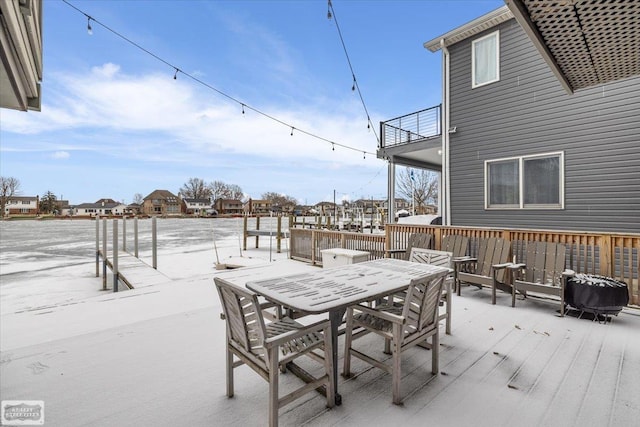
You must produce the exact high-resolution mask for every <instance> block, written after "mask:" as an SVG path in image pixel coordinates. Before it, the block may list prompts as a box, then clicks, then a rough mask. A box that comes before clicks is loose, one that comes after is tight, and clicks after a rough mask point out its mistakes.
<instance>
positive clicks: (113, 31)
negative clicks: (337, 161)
mask: <svg viewBox="0 0 640 427" xmlns="http://www.w3.org/2000/svg"><path fill="white" fill-rule="evenodd" d="M62 1H63V3H65V4H66V5H67V6H69V7H71V8H72V9H74V10H76V11H77V12H79V13H81V14H83V15H84V16H85V17H86V18H87V20H88V22H91V21H93V22H94V23H95V24H97V25H99V26H101V27H102V28H104V29H105V30H107V31H109V32H111V33H112V34H114V35H115V36H117V37H119V38H120V39H122V40H124V41H126V42H127V43H129V44H130V45H132V46H134V47H136V48H138V49H139V50H141V51H142V52H144V53H146V54H147V55H149V56H151V57H153V58H155V59H156V60H158V61H160V62H162V63H163V64H165V65H167V66H168V67H170V68H172V69H174V71H175V73H174V76H173V78H174V79H176V78H177V75H178V72H179V73H180V74H182V75H184V76H185V77H188V78H190V79H191V80H193V81H194V82H196V83H198V84H200V85H202V86H204V87H206V88H208V89H210V90H212V91H214V92H216V93H217V94H219V95H220V96H223V97H225V98H227V99H228V100H230V101H232V102H235V103H237V104H239V105H240V106H241V107H242V112H243V113H244V111H245V109H248V110H251V111H253V112H255V113H257V114H259V115H261V116H263V117H266V118H268V119H270V120H272V121H275V122H277V123H280V124H281V125H284V126H286V127H288V128H291V135H292V136H293V129H295V130H296V131H297V132H299V133H302V134H304V135H307V136H309V137H311V138H314V139H317V140H320V141H324V142H327V143H329V144H332V147H335V146H338V147H342V148H344V149H347V150H351V151H355V152H361V153H365V154H371V155H373V156H374V158H375V154H376V153H373V152H369V151H363V150H362V149H360V148H356V147H351V146H349V145H346V144H341V143H339V142H336V141H332V140H330V139H328V138H325V137H322V136H320V135H316V134H314V133H312V132H309V131H306V130H304V129H300V128H298V127H295V126H293V125H291V124H289V123H287V122H285V121H283V120H280V119H278V118H277V117H274V116H272V115H270V114H268V113H266V112H264V111H262V110H260V109H258V108H256V107H252V106H251V105H249V104H247V103H245V102H242V101H240V100H238V99H236V98H234V97H233V96H231V95H228V94H227V93H225V92H223V91H221V90H220V89H217V88H216V87H214V86H212V85H210V84H209V83H207V82H205V81H203V80H201V79H199V78H197V77H195V76H194V75H192V74H189V73H187V72H185V71H183V70H182V69H180V68H179V67H178V66H176V65H174V64H172V63H171V62H169V61H167V60H165V59H163V58H161V57H160V56H158V55H156V54H155V53H153V52H151V51H150V50H148V49H146V48H144V47H143V46H141V45H140V44H138V43H136V42H135V41H133V40H131V39H130V38H128V37H127V36H125V35H123V34H122V33H120V32H118V31H116V30H114V29H113V28H111V27H109V26H108V25H106V24H104V23H102V22H101V21H99V20H98V19H96V18H95V17H93V16H91V15H89V14H88V13H86V12H85V11H83V10H82V9H80V8H78V7H77V6H75V5H73V4H72V3H69V1H68V0H62ZM329 8H330V9H331V11H333V7H332V6H331V2H329ZM334 19H335V14H334ZM336 25H337V23H336ZM338 31H340V29H339V28H338ZM340 38H341V39H342V36H340ZM343 46H344V43H343ZM345 53H346V48H345ZM347 60H348V56H347ZM349 66H351V64H350V63H349ZM354 85H355V87H356V89H358V93H360V88H359V87H358V85H357V83H356V82H355V75H354ZM360 98H361V99H362V94H360ZM362 102H363V105H364V100H363V101H362ZM365 111H366V106H365ZM367 119H369V117H368V112H367ZM377 138H378V136H377V135H376V139H377ZM378 145H379V143H378ZM365 158H366V157H365Z"/></svg>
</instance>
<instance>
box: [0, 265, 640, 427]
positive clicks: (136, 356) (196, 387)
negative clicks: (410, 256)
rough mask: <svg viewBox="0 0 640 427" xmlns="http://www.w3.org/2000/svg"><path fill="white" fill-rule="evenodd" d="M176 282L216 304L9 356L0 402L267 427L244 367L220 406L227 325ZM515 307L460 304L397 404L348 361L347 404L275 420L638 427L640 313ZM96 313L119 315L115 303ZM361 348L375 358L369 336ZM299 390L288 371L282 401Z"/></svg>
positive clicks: (255, 379)
mask: <svg viewBox="0 0 640 427" xmlns="http://www.w3.org/2000/svg"><path fill="white" fill-rule="evenodd" d="M229 274H231V275H233V273H232V272H230V273H229ZM235 274H236V275H238V273H235ZM178 285H180V284H178ZM183 285H184V286H185V289H184V295H183V298H189V292H190V290H189V289H199V291H198V292H196V293H195V294H194V296H193V298H202V296H203V295H209V296H210V298H211V300H210V301H211V303H210V305H208V306H206V307H201V306H200V307H198V308H195V309H192V310H185V311H184V312H181V313H177V314H176V313H173V314H170V315H166V316H158V317H155V318H152V319H148V320H143V321H139V322H136V323H130V324H124V325H119V326H117V327H113V328H107V329H103V330H99V331H93V332H90V333H85V334H80V335H75V336H69V337H67V338H62V339H55V340H52V341H49V342H41V343H38V344H35V345H29V346H25V347H19V348H14V349H10V350H8V351H3V352H2V363H1V365H0V366H1V374H2V375H1V377H2V379H1V382H2V395H3V396H6V397H3V399H29V400H44V402H45V414H46V425H53V426H81V425H92V426H115V425H118V426H129V425H130V426H133V425H135V426H176V425H189V426H213V425H220V426H222V425H224V426H254V425H264V424H265V423H264V421H265V420H266V414H267V413H266V411H267V393H268V388H267V383H266V382H265V381H263V380H262V379H261V378H260V377H259V376H258V375H256V374H255V373H253V371H251V370H250V369H249V368H247V367H242V368H239V369H236V388H235V391H236V395H235V397H234V398H232V399H228V398H227V397H226V396H225V362H224V361H225V354H224V322H223V321H221V320H220V318H219V313H220V305H219V302H218V299H217V296H216V294H215V289H214V287H213V284H212V283H211V280H210V278H208V279H207V280H206V282H204V281H203V282H202V283H190V284H189V285H188V286H187V285H186V284H183ZM172 286H176V284H172ZM209 289H210V292H209ZM130 292H136V291H130ZM145 295H147V294H141V296H140V298H136V300H140V301H143V300H144V298H145ZM149 298H151V297H149ZM510 301H511V300H510V296H509V295H506V294H499V297H498V304H497V305H495V306H494V305H491V304H490V292H489V291H487V290H477V289H476V288H464V289H463V292H462V296H461V297H458V296H454V300H453V330H452V335H442V336H441V349H440V368H441V372H440V374H439V375H437V376H433V375H431V373H430V368H431V365H430V363H431V355H430V354H429V350H424V349H421V348H413V349H411V350H409V351H407V352H406V353H405V355H404V357H403V361H402V372H403V380H402V393H403V395H404V396H405V399H404V404H403V405H402V406H395V405H393V404H392V403H391V377H390V375H388V374H386V373H384V372H382V371H379V370H377V369H374V368H371V367H368V366H366V365H365V364H364V363H363V362H360V361H359V360H357V359H354V360H353V361H352V371H353V373H354V376H353V377H352V378H349V379H345V378H342V377H340V385H339V386H340V393H341V394H342V396H343V404H342V405H341V406H339V407H335V408H333V409H327V408H325V406H324V400H323V398H322V397H321V396H319V395H317V394H315V393H314V394H309V395H307V396H306V397H304V398H302V399H300V400H298V401H295V402H294V403H292V404H291V405H289V406H287V407H285V408H283V409H282V410H281V411H280V424H281V425H286V426H300V425H308V426H329V425H351V426H364V425H368V426H375V425H410V426H418V425H427V424H430V425H437V426H464V425H474V426H501V425H505V426H507V425H508V426H541V425H555V426H574V425H575V426H592V425H593V426H596V425H597V426H631V425H638V423H639V422H640V381H639V378H640V376H639V375H640V339H639V338H640V313H638V311H637V310H626V309H625V310H624V311H623V312H622V313H620V315H619V316H617V317H614V318H613V321H612V322H611V323H608V324H602V323H597V322H592V321H589V320H586V319H578V318H576V317H574V316H567V317H565V318H560V317H558V315H557V313H556V309H557V304H551V303H550V302H548V301H542V300H536V299H531V298H529V299H527V300H526V301H518V304H517V306H516V308H512V307H511V306H510ZM100 304H101V306H102V307H104V306H106V305H108V304H113V313H112V315H113V316H117V315H118V310H117V308H118V305H117V304H118V300H117V299H112V300H108V301H106V300H105V301H103V302H101V303H100ZM137 309H140V310H142V309H144V304H140V305H139V306H137ZM43 316H55V312H53V313H50V314H43ZM51 319H52V321H55V317H51ZM78 321H79V322H81V321H82V319H78ZM441 331H444V328H443V327H442V328H441ZM357 342H361V345H362V346H364V347H366V348H367V349H368V350H369V351H379V355H382V353H381V350H382V348H383V346H382V343H381V341H380V340H379V339H378V338H377V337H375V336H372V335H371V336H367V337H365V338H362V339H361V340H358V341H357ZM339 343H340V354H342V343H343V339H342V338H340V339H339ZM339 367H340V370H342V360H340V363H339ZM294 383H295V385H297V379H296V378H294V377H293V376H292V375H291V374H285V375H284V376H283V379H282V387H281V389H282V391H286V389H287V388H288V387H289V386H291V385H292V384H294Z"/></svg>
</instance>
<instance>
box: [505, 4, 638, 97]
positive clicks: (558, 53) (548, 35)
mask: <svg viewBox="0 0 640 427" xmlns="http://www.w3.org/2000/svg"><path fill="white" fill-rule="evenodd" d="M505 2H506V4H507V6H508V8H509V10H511V12H512V13H513V15H514V17H515V18H516V20H517V21H518V23H519V24H520V25H521V26H522V28H523V29H524V30H525V32H526V33H527V34H528V36H529V38H531V40H532V41H533V43H534V45H535V46H536V48H537V49H538V51H539V52H540V53H541V55H542V57H543V58H544V59H545V61H546V62H547V63H548V64H549V66H550V67H551V69H552V70H553V72H554V73H555V74H556V76H557V77H558V78H559V79H560V81H561V83H562V84H563V86H564V87H565V89H566V90H567V91H569V92H573V91H575V90H578V89H583V88H587V87H591V86H596V85H600V84H604V83H608V82H611V81H614V80H620V79H624V78H627V77H631V76H636V75H640V1H630V0H607V1H602V0H556V1H546V0H505Z"/></svg>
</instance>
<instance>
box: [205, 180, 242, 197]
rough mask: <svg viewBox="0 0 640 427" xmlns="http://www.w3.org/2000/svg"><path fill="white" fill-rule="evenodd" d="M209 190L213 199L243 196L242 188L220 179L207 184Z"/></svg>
mask: <svg viewBox="0 0 640 427" xmlns="http://www.w3.org/2000/svg"><path fill="white" fill-rule="evenodd" d="M208 188H209V190H210V191H211V198H212V199H213V200H217V199H233V200H242V199H243V198H244V193H243V192H242V188H240V186H238V185H235V184H226V183H224V182H222V181H213V182H212V183H211V184H209V186H208Z"/></svg>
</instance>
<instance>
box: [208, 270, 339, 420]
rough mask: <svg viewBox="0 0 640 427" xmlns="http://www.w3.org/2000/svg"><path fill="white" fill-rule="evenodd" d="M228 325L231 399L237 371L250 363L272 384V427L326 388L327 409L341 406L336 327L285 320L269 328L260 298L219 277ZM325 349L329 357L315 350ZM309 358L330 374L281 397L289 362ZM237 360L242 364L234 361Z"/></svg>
mask: <svg viewBox="0 0 640 427" xmlns="http://www.w3.org/2000/svg"><path fill="white" fill-rule="evenodd" d="M214 281H215V285H216V288H217V289H218V294H219V296H220V301H221V302H222V309H223V312H224V317H225V319H226V323H227V328H226V329H227V333H226V337H227V339H226V340H227V344H226V350H227V396H228V397H233V394H234V391H233V370H234V369H235V368H237V367H239V366H241V365H243V364H246V365H247V366H249V367H250V368H251V369H253V370H254V371H255V372H257V373H258V374H259V375H260V376H261V377H262V378H264V379H265V380H266V381H268V382H269V426H272V427H273V426H277V425H278V410H279V409H280V408H281V407H282V406H284V405H287V404H289V403H291V402H292V401H294V400H295V399H298V398H299V397H301V396H302V395H304V394H306V393H309V392H311V391H314V390H315V389H316V388H318V387H321V386H324V388H325V390H326V397H327V407H330V408H331V407H333V405H334V402H335V397H334V384H333V364H332V345H331V332H330V327H331V326H330V323H329V321H328V320H324V321H321V322H317V323H314V324H312V325H309V326H303V325H301V324H299V323H297V322H295V321H294V320H292V319H290V318H288V317H283V318H281V319H278V320H274V321H273V322H271V323H265V320H264V317H263V314H262V310H261V308H260V304H259V303H258V297H257V295H256V294H255V293H253V292H251V291H249V290H248V289H246V288H242V287H239V286H236V285H234V284H232V283H230V282H228V281H226V280H223V279H220V278H218V277H216V278H214ZM322 348H324V355H323V356H322V355H320V354H317V353H315V352H314V350H317V349H322ZM303 355H306V356H309V357H311V358H312V359H314V360H316V361H319V362H321V363H322V364H323V365H324V374H323V375H322V376H320V377H317V378H316V377H314V378H312V380H311V382H309V383H307V384H305V385H304V386H302V387H300V388H298V389H296V390H294V391H292V392H291V393H289V394H287V395H286V396H283V397H280V396H279V393H278V383H279V381H278V373H279V370H282V371H284V369H285V366H286V364H287V363H289V362H292V361H293V360H294V359H296V358H298V357H300V356H303ZM234 356H235V357H237V358H238V359H239V360H234Z"/></svg>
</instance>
